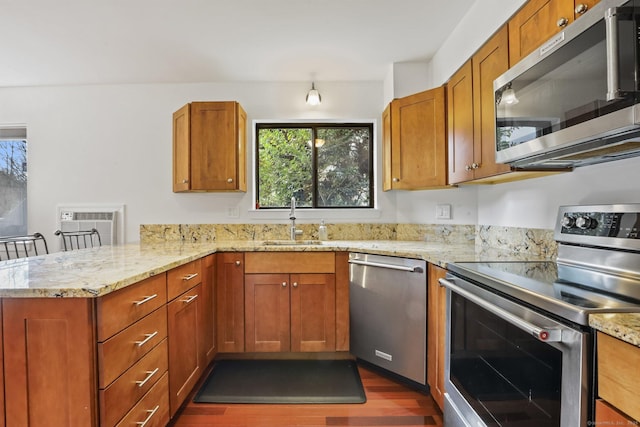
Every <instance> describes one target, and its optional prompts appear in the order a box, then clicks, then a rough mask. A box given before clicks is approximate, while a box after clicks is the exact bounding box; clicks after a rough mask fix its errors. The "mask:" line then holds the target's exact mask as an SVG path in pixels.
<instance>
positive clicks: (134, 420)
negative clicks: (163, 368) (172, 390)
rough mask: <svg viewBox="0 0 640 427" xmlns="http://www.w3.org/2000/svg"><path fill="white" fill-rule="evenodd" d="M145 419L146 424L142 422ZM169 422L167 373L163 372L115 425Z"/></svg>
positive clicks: (154, 425) (159, 425) (156, 425)
mask: <svg viewBox="0 0 640 427" xmlns="http://www.w3.org/2000/svg"><path fill="white" fill-rule="evenodd" d="M145 421H146V424H144V422H145ZM168 423H169V374H168V373H165V374H164V375H163V376H162V378H160V380H159V381H158V382H157V383H156V384H155V385H154V386H153V387H151V390H149V392H148V393H147V394H146V395H145V396H144V397H143V398H142V399H141V400H140V401H139V402H138V404H137V405H136V406H134V407H133V409H132V410H130V411H129V413H127V415H126V416H125V417H124V418H123V419H122V420H121V421H120V422H119V423H118V424H117V427H131V426H140V425H143V424H144V427H164V426H166V425H167V424H168Z"/></svg>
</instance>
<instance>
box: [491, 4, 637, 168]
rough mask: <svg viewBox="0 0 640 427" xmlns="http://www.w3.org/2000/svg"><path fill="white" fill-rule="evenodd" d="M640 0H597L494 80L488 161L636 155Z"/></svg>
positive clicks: (560, 163)
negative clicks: (490, 157)
mask: <svg viewBox="0 0 640 427" xmlns="http://www.w3.org/2000/svg"><path fill="white" fill-rule="evenodd" d="M639 45H640V0H631V1H630V0H602V1H601V2H600V3H598V4H597V5H595V6H594V7H593V8H592V9H591V10H589V11H588V12H587V13H585V14H584V15H583V16H582V17H580V18H579V19H577V20H576V21H575V22H573V23H572V24H570V25H569V26H567V27H566V28H565V29H564V31H562V32H560V33H558V34H557V35H555V36H554V37H552V38H551V39H550V40H549V41H547V42H546V43H545V44H544V45H542V46H541V47H540V48H539V49H538V50H536V51H535V52H533V53H531V54H530V55H528V56H527V57H525V58H524V59H522V61H520V62H518V63H517V64H515V65H514V66H513V67H512V68H510V69H509V70H508V71H507V72H505V73H504V74H503V75H502V76H500V77H498V78H497V79H496V80H495V81H494V96H495V109H496V161H497V162H498V163H508V164H510V165H511V166H512V167H513V168H515V169H550V168H552V169H559V168H573V167H577V166H582V165H588V164H594V163H600V162H605V161H611V160H617V159H621V158H627V157H632V156H637V155H640V104H639V103H640V93H639V87H638V86H639V84H638V82H639V79H640V75H639V73H640V49H639Z"/></svg>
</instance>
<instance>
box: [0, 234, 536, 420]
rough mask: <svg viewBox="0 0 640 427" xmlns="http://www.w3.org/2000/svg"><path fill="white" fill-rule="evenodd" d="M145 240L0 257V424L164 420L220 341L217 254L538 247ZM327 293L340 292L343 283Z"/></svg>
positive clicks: (443, 259) (434, 260) (447, 256)
mask: <svg viewBox="0 0 640 427" xmlns="http://www.w3.org/2000/svg"><path fill="white" fill-rule="evenodd" d="M486 231H487V230H481V232H485V233H486ZM400 235H401V236H403V235H402V233H401V234H400ZM403 237H404V236H403ZM483 239H485V240H486V241H491V239H490V237H489V236H486V235H485V236H484V237H483ZM149 240H152V239H143V242H144V243H140V244H128V245H123V246H113V247H110V246H103V247H100V248H94V249H89V250H82V251H75V252H61V253H52V254H49V255H44V256H40V257H33V258H28V259H20V260H13V261H7V262H3V263H0V277H1V278H2V282H1V283H2V285H0V296H1V297H2V319H3V332H4V336H3V339H2V341H0V342H1V343H2V345H3V346H4V349H5V351H4V353H3V354H4V361H3V363H4V372H3V378H2V379H3V381H4V384H5V396H4V399H3V401H4V402H3V403H4V404H3V405H2V408H3V409H5V416H6V423H7V424H6V425H26V424H28V419H27V417H28V418H29V419H33V418H34V417H39V416H44V415H42V414H46V419H47V420H48V421H47V422H48V423H49V424H48V425H69V426H75V425H77V426H89V425H93V426H98V425H118V420H120V422H125V421H137V422H143V421H144V420H145V419H148V418H153V417H156V418H159V419H160V422H159V423H157V424H154V425H165V424H166V422H168V420H169V419H170V418H171V416H173V415H174V414H175V413H176V411H177V410H178V408H179V407H180V405H181V403H182V402H183V401H184V399H185V398H186V395H188V393H189V392H190V391H191V389H192V388H193V384H195V383H196V382H197V381H198V380H199V378H200V377H201V376H202V375H203V373H204V368H205V367H206V365H208V363H209V362H210V361H211V360H212V359H213V357H214V356H215V353H216V351H221V349H220V346H219V345H216V343H215V342H213V341H214V340H215V339H214V338H213V337H214V335H215V331H214V324H215V316H216V314H214V313H215V312H214V303H213V301H214V299H213V295H214V293H215V292H216V290H215V288H216V286H217V285H218V283H217V282H216V280H215V277H218V278H220V275H219V273H220V272H217V273H214V268H215V258H216V257H217V258H218V260H220V259H222V257H223V256H226V255H228V254H231V255H233V254H238V255H240V254H244V253H251V252H274V253H275V252H279V253H291V254H293V253H318V252H320V253H323V252H324V253H327V252H329V253H335V254H336V272H337V270H338V267H337V264H338V263H339V262H344V263H345V265H344V266H343V270H342V271H343V273H342V274H343V275H344V271H345V270H344V268H346V253H348V252H365V253H371V254H382V255H392V256H403V257H410V258H416V259H423V260H426V261H427V262H429V263H430V264H433V265H436V266H439V267H446V265H447V263H449V262H454V261H485V260H496V259H500V260H541V259H548V257H547V256H544V255H541V254H532V253H529V252H524V251H520V252H518V251H514V250H513V247H512V246H509V245H506V247H509V249H508V250H504V249H502V250H501V249H497V248H496V247H487V246H482V245H476V242H475V241H474V240H469V241H467V242H466V243H465V242H461V241H457V242H445V241H442V240H441V241H431V242H425V241H415V240H413V241H410V240H390V239H389V240H342V241H326V242H318V241H308V242H307V243H309V244H301V243H296V244H288V243H287V242H284V241H279V240H275V243H276V244H274V241H273V240H271V241H267V239H265V240H219V241H218V240H217V241H210V242H201V243H189V242H183V241H180V240H178V241H170V240H167V241H162V242H160V241H149ZM269 242H271V244H269ZM340 254H343V255H345V256H340ZM216 275H217V276H216ZM218 280H219V279H218ZM342 280H344V279H342ZM340 295H342V296H340ZM336 298H337V299H338V298H343V299H344V298H346V299H348V293H347V294H336ZM216 303H217V302H216ZM341 303H342V304H343V307H344V303H345V301H342V302H341ZM346 303H347V307H348V301H347V302H346ZM193 304H198V305H193ZM336 304H338V301H336ZM217 315H218V316H220V313H218V314H217ZM342 315H343V316H344V313H343V314H342ZM347 316H348V314H347ZM347 323H348V319H347ZM184 331H189V332H187V333H184ZM185 337H186V338H187V340H186V341H183V339H184V338H185ZM190 339H195V340H196V344H194V343H193V342H189V340H190ZM217 339H218V342H219V341H220V334H217ZM172 340H173V341H172ZM207 340H208V341H207ZM132 342H133V343H134V344H133V345H132V344H131V343H132ZM200 342H204V345H200ZM347 342H348V341H347ZM194 345H195V347H194ZM190 346H191V347H190ZM132 347H133V349H132ZM212 347H213V350H212ZM172 348H173V349H174V350H175V348H180V349H181V351H182V352H183V353H182V354H181V356H180V360H181V362H184V363H183V364H181V365H180V366H174V365H172V363H174V364H175V360H177V358H175V357H173V358H172V356H171V355H172ZM189 348H192V349H193V352H191V353H189V352H188V351H185V349H189ZM205 352H206V353H207V354H204V353H205ZM190 358H192V359H190ZM183 359H184V360H183ZM187 362H189V363H187ZM154 367H155V368H154ZM136 372H138V374H136ZM140 372H143V373H144V372H146V373H147V374H145V375H146V376H145V375H142V376H141V377H140V375H139V374H140ZM174 372H175V374H174ZM121 379H123V380H121ZM121 381H122V382H124V383H126V384H127V385H128V388H129V389H131V388H133V389H134V390H133V391H131V390H126V388H127V387H125V386H124V385H123V384H121V383H119V382H121ZM132 383H133V384H136V385H135V386H134V387H131V384H132ZM27 391H28V392H27Z"/></svg>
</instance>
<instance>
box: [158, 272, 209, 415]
mask: <svg viewBox="0 0 640 427" xmlns="http://www.w3.org/2000/svg"><path fill="white" fill-rule="evenodd" d="M201 301H202V285H201V284H198V285H196V286H194V287H193V288H191V289H189V290H188V291H186V292H185V293H183V294H181V295H179V296H178V297H177V298H176V299H174V300H173V301H170V302H169V303H168V304H167V327H168V334H169V393H170V395H169V404H170V406H171V416H173V415H175V413H176V412H177V411H178V409H179V408H180V405H182V403H183V402H184V400H185V399H186V398H187V395H188V394H189V393H190V392H191V389H192V388H193V387H194V386H195V385H196V383H197V382H198V380H199V379H200V376H201V375H202V372H203V371H204V368H205V366H203V364H204V360H202V358H201V353H200V352H199V349H198V339H199V336H200V334H201V328H202V325H201V324H202V320H201V319H202V303H201Z"/></svg>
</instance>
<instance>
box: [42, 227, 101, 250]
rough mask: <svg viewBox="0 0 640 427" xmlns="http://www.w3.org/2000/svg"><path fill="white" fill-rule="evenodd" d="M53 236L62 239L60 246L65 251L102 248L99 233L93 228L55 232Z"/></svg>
mask: <svg viewBox="0 0 640 427" xmlns="http://www.w3.org/2000/svg"><path fill="white" fill-rule="evenodd" d="M54 234H55V235H56V236H60V237H61V238H62V246H63V250H65V251H72V250H75V249H85V248H95V247H99V246H102V242H101V241H100V233H98V230H96V229H95V228H92V229H91V230H79V231H62V230H56V232H55V233H54Z"/></svg>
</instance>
